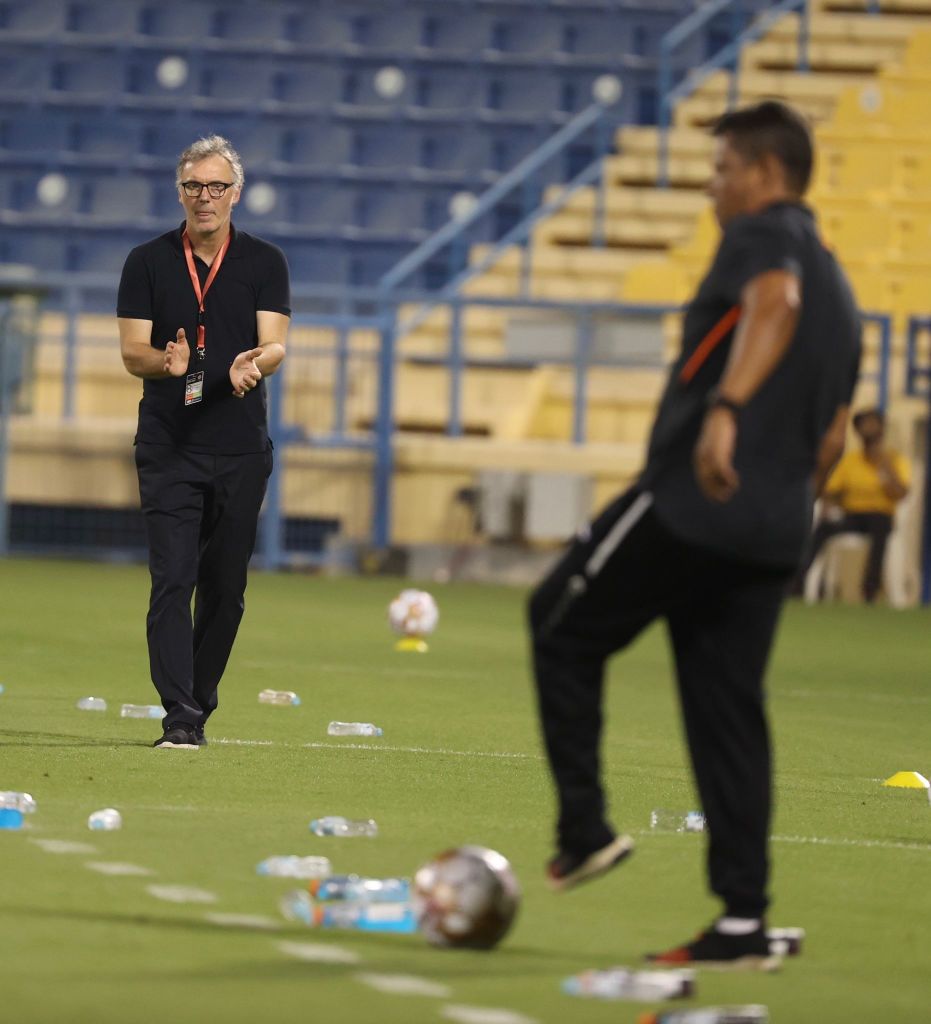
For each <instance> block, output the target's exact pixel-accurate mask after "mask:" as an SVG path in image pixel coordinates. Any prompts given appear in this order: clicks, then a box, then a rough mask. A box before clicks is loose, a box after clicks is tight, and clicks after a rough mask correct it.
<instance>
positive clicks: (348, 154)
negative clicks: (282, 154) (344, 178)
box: [286, 121, 354, 170]
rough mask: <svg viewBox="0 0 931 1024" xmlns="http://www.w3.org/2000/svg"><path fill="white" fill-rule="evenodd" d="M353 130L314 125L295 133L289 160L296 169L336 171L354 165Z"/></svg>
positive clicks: (318, 122)
mask: <svg viewBox="0 0 931 1024" xmlns="http://www.w3.org/2000/svg"><path fill="white" fill-rule="evenodd" d="M353 135H354V132H353V129H351V128H349V127H346V126H345V125H336V124H331V123H330V122H328V121H315V122H311V123H309V124H308V125H307V126H306V127H305V128H302V129H293V130H291V131H290V133H289V141H288V144H287V146H286V150H287V160H288V162H290V163H292V164H293V165H294V166H295V167H301V168H308V169H309V168H313V169H314V170H336V169H337V168H339V167H344V166H347V165H349V164H351V163H352V157H353V148H352V140H353Z"/></svg>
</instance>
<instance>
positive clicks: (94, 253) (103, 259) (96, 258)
mask: <svg viewBox="0 0 931 1024" xmlns="http://www.w3.org/2000/svg"><path fill="white" fill-rule="evenodd" d="M160 233H161V232H159V231H158V230H153V231H141V232H140V231H136V232H130V231H127V232H126V233H125V234H119V235H113V234H112V233H109V232H106V233H105V232H101V233H96V232H87V233H86V234H85V235H84V236H83V237H82V239H81V242H80V245H79V246H78V248H77V251H76V252H75V253H74V254H73V255H72V259H73V260H75V262H76V264H77V267H78V269H80V270H82V271H84V272H85V273H97V274H114V275H116V274H119V273H120V271H121V270H122V269H123V264H124V263H125V262H126V257H127V256H128V255H129V252H130V250H131V249H134V248H135V247H136V246H137V245H140V244H142V243H143V242H146V241H148V240H149V239H150V238H154V237H155V236H156V235H157V234H160Z"/></svg>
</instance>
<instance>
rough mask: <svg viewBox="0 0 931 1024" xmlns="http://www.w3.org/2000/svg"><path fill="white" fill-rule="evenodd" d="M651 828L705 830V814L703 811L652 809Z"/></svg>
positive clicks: (660, 830)
mask: <svg viewBox="0 0 931 1024" xmlns="http://www.w3.org/2000/svg"><path fill="white" fill-rule="evenodd" d="M650 828H655V829H656V831H657V832H704V831H705V816H704V814H702V812H701V811H663V810H658V811H651V812H650Z"/></svg>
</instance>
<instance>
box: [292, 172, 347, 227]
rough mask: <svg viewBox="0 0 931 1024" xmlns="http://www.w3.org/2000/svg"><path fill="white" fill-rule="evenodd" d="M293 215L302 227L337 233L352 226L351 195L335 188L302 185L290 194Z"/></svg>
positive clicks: (330, 186) (321, 185)
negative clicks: (292, 195)
mask: <svg viewBox="0 0 931 1024" xmlns="http://www.w3.org/2000/svg"><path fill="white" fill-rule="evenodd" d="M294 213H295V221H296V223H298V224H300V225H302V226H303V227H307V228H316V229H327V230H330V231H333V232H334V233H336V232H339V231H341V230H343V229H345V228H348V227H352V226H353V223H354V215H355V206H354V196H353V192H352V190H351V189H346V188H341V187H340V186H339V185H326V184H307V185H303V186H301V187H300V188H296V189H295V192H294Z"/></svg>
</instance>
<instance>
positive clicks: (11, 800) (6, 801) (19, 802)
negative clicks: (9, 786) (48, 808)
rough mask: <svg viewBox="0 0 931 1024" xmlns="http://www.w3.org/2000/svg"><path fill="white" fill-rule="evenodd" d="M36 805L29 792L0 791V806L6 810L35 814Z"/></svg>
mask: <svg viewBox="0 0 931 1024" xmlns="http://www.w3.org/2000/svg"><path fill="white" fill-rule="evenodd" d="M37 806H38V805H37V804H36V800H35V797H34V796H33V795H32V794H31V793H17V792H14V791H13V790H4V791H2V792H0V807H2V808H6V809H7V810H14V811H19V813H20V814H35V813H36V807H37Z"/></svg>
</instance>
